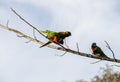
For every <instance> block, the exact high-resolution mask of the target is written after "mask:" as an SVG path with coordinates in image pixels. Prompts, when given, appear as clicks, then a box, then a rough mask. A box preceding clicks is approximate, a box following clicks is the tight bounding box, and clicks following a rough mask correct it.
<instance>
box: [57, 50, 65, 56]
mask: <svg viewBox="0 0 120 82" xmlns="http://www.w3.org/2000/svg"><path fill="white" fill-rule="evenodd" d="M66 53H67V51H65V52H64V53H63V54H62V55H55V56H60V57H62V56H64V55H65V54H66Z"/></svg>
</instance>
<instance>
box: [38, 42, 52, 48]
mask: <svg viewBox="0 0 120 82" xmlns="http://www.w3.org/2000/svg"><path fill="white" fill-rule="evenodd" d="M50 43H51V41H48V42H47V43H45V44H43V45H42V46H40V48H42V47H44V46H47V45H48V44H50Z"/></svg>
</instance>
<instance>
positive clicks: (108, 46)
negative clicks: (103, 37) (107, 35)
mask: <svg viewBox="0 0 120 82" xmlns="http://www.w3.org/2000/svg"><path fill="white" fill-rule="evenodd" d="M105 43H106V44H107V46H106V47H107V48H108V49H109V50H110V51H111V52H112V54H113V58H114V61H117V60H116V58H115V54H114V52H113V50H112V49H111V47H110V45H109V44H108V42H107V41H105Z"/></svg>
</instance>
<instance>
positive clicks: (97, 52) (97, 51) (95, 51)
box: [91, 43, 110, 59]
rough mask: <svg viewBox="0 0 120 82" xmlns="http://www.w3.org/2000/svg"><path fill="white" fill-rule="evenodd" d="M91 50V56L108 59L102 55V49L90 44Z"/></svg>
mask: <svg viewBox="0 0 120 82" xmlns="http://www.w3.org/2000/svg"><path fill="white" fill-rule="evenodd" d="M91 49H92V51H93V54H94V55H96V56H97V57H101V58H107V59H110V58H109V57H108V56H106V55H105V54H104V52H103V51H102V49H101V48H100V47H98V46H97V45H96V43H92V45H91Z"/></svg>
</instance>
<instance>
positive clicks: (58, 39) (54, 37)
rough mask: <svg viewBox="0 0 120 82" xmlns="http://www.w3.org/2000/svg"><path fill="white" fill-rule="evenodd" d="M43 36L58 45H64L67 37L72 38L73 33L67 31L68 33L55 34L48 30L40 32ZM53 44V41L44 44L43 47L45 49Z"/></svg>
mask: <svg viewBox="0 0 120 82" xmlns="http://www.w3.org/2000/svg"><path fill="white" fill-rule="evenodd" d="M40 32H42V33H43V34H45V35H46V37H47V38H49V39H50V40H52V41H53V42H55V43H58V44H64V41H63V40H64V39H65V38H66V37H69V36H71V32H69V31H66V32H54V31H50V30H46V31H40ZM50 43H52V42H51V41H48V42H47V43H45V44H43V45H42V46H41V47H44V46H46V45H48V44H50Z"/></svg>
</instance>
